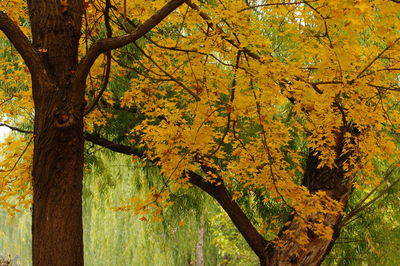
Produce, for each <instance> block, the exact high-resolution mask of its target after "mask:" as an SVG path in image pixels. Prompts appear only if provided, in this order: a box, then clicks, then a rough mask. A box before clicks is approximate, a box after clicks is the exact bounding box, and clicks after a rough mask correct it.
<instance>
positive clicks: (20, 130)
mask: <svg viewBox="0 0 400 266" xmlns="http://www.w3.org/2000/svg"><path fill="white" fill-rule="evenodd" d="M0 127H7V128H9V129H11V130H13V131H18V132H20V133H24V134H32V133H33V131H29V130H25V129H21V128H18V127H13V126H10V125H7V124H4V123H1V124H0Z"/></svg>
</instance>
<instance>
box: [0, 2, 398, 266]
mask: <svg viewBox="0 0 400 266" xmlns="http://www.w3.org/2000/svg"><path fill="white" fill-rule="evenodd" d="M61 2H63V1H61ZM167 2H168V1H162V0H160V1H144V0H137V1H122V0H115V1H98V0H90V1H87V2H85V4H84V13H83V14H82V15H83V23H82V36H81V39H80V47H79V54H80V58H85V55H86V54H87V53H88V50H89V48H90V47H91V45H92V44H93V43H94V42H95V41H96V40H98V39H101V38H111V37H113V36H120V35H123V34H126V33H130V32H134V31H135V29H137V27H138V26H139V25H141V24H142V23H144V22H146V21H147V20H148V19H149V18H150V17H151V16H153V14H155V13H156V11H157V10H160V9H161V8H162V7H163V6H164V5H165V4H166V3H167ZM169 2H173V1H169ZM24 3H25V2H24V1H2V2H1V3H0V5H1V9H2V10H6V13H7V14H8V16H9V17H11V19H12V20H13V21H14V22H15V23H16V24H18V25H19V26H20V28H21V29H23V32H24V33H25V34H26V35H27V36H28V37H29V36H30V31H29V23H28V22H27V21H28V15H27V7H26V6H25V4H24ZM66 3H67V4H65V5H63V10H64V9H65V12H68V1H66ZM399 7H400V4H399V3H397V1H387V0H340V1H328V0H310V1H251V0H247V1H244V0H223V1H186V3H185V4H183V5H181V6H180V7H179V8H177V9H176V10H175V11H173V12H172V13H171V14H170V15H169V16H167V17H166V18H164V19H163V20H162V21H161V23H159V24H158V25H157V27H155V28H154V29H153V30H151V31H150V32H147V33H146V34H145V35H143V36H142V38H140V39H139V40H137V41H135V42H133V43H131V44H129V45H127V46H124V47H122V48H120V49H115V50H112V51H108V52H107V53H104V56H100V57H99V58H98V59H97V60H96V61H95V63H94V65H93V66H92V68H91V70H90V74H89V76H88V78H87V81H86V84H87V86H86V96H85V97H86V110H85V112H84V114H85V132H86V134H87V136H92V138H91V139H87V140H89V141H92V142H94V143H96V141H97V144H100V145H101V143H100V142H99V141H98V139H100V137H101V136H103V137H106V136H107V137H108V138H109V139H111V140H113V141H114V142H118V141H120V145H124V146H125V147H130V148H131V149H132V151H131V152H130V153H129V154H131V155H134V156H135V157H134V158H133V160H134V161H136V162H139V161H140V162H141V163H143V164H153V165H156V166H157V167H159V169H160V171H161V173H162V175H163V179H164V186H162V187H155V188H153V189H152V190H151V192H150V193H149V194H148V196H147V197H146V198H137V197H135V195H132V199H130V200H128V199H127V201H128V203H127V205H126V206H120V207H118V208H117V209H120V210H129V211H130V210H133V211H134V213H135V214H140V215H141V216H140V217H147V218H142V219H146V220H153V221H157V220H159V219H160V216H159V213H160V210H161V209H162V208H163V207H165V206H168V205H170V204H172V203H171V201H170V200H169V195H170V194H171V193H174V192H176V191H177V190H181V189H187V188H189V187H191V186H193V185H197V186H199V187H200V188H202V189H203V190H205V191H206V192H208V193H209V194H210V195H212V196H213V193H215V195H216V196H213V197H215V198H216V199H217V201H218V202H219V203H220V204H221V205H222V207H224V204H225V203H224V200H223V199H219V196H218V195H220V194H218V193H219V192H218V193H217V192H215V191H214V190H213V189H217V188H219V187H221V186H223V187H224V188H226V189H227V190H226V191H229V194H230V195H231V198H230V200H231V201H232V202H235V201H236V200H238V199H240V198H241V197H242V196H244V195H249V194H250V195H257V197H261V198H262V199H263V202H264V203H265V204H266V205H268V204H272V205H274V206H279V207H280V208H282V210H287V209H290V210H291V213H292V215H291V218H289V220H288V221H287V223H286V224H285V226H284V227H283V229H282V230H281V233H280V234H277V232H273V233H272V235H274V236H275V238H274V239H275V240H274V239H267V240H265V241H266V242H265V243H263V244H260V245H261V246H262V245H264V248H266V247H268V248H266V250H269V251H268V252H270V253H271V254H272V253H273V251H272V250H275V252H277V250H279V249H280V248H281V249H282V252H285V251H284V250H288V249H290V250H292V251H290V252H292V253H291V254H286V255H287V257H288V258H287V259H288V260H289V261H291V262H292V263H294V265H295V262H296V259H297V258H301V257H302V255H301V253H302V252H303V251H304V252H305V251H307V250H308V251H309V250H310V249H312V248H315V247H316V246H318V247H324V248H323V249H324V251H322V253H323V252H329V249H330V247H329V246H330V245H332V244H333V242H334V240H335V239H336V237H337V235H338V234H339V232H340V226H341V220H342V219H343V215H345V213H346V209H345V207H346V204H347V201H348V199H349V197H350V195H351V193H352V192H353V190H354V189H359V190H365V191H371V190H373V189H374V188H375V187H377V186H379V185H380V184H381V182H382V177H381V176H379V175H377V174H376V173H377V169H376V164H375V162H376V161H377V160H380V161H386V162H388V163H389V164H397V160H398V149H397V146H396V137H397V134H398V130H399V125H400V114H399V111H400V109H399V107H398V94H399V91H400V85H399V72H400V63H399V62H400V53H399V49H400V46H399V44H400V32H399V31H400V23H399ZM0 48H1V50H0V52H1V54H2V66H1V69H0V71H1V74H0V76H1V77H2V82H1V83H2V89H1V91H0V112H1V114H0V117H2V118H3V120H4V121H3V123H4V124H7V125H9V126H11V127H16V128H17V129H18V130H19V131H22V133H25V134H21V132H19V133H15V134H12V135H11V136H10V137H8V139H7V140H6V141H5V142H3V143H2V144H1V145H2V150H3V155H2V156H3V158H4V159H3V160H2V162H1V165H0V169H1V170H0V177H1V179H0V192H1V194H0V205H2V206H3V207H4V208H6V209H8V210H9V211H10V213H12V212H13V211H16V210H17V208H19V207H26V206H27V204H28V203H29V193H30V192H31V191H30V185H29V182H30V175H29V172H30V170H29V169H30V164H31V157H32V148H31V146H32V145H31V144H32V141H31V140H32V134H30V133H29V132H30V131H32V129H31V128H32V126H31V125H32V121H33V120H32V117H33V102H32V100H31V97H30V88H31V85H30V82H29V75H28V71H27V69H26V68H25V67H24V66H23V65H22V61H21V59H20V58H19V57H17V55H16V51H15V49H14V48H13V47H11V46H10V45H9V44H8V43H7V42H6V41H5V38H4V37H3V40H2V45H1V47H0ZM46 52H47V51H46V50H38V53H46ZM125 113H129V114H131V116H128V117H129V120H127V119H126V116H124V115H123V114H125ZM121 116H124V119H125V120H123V119H122V118H121ZM115 123H117V124H120V123H126V124H127V125H130V127H129V128H126V127H125V128H123V127H117V129H118V130H117V131H116V130H114V131H112V130H111V129H110V125H112V124H115ZM22 129H23V130H22ZM26 133H28V134H26ZM95 137H96V138H98V139H97V140H96V139H95ZM103 146H104V145H103ZM105 147H107V146H105ZM114 150H115V151H117V152H118V149H114ZM125 153H126V152H125ZM99 178H100V177H99ZM199 178H201V181H199ZM202 184H203V185H202ZM204 184H207V185H204ZM207 186H209V187H207ZM213 191H214V192H213ZM221 193H222V192H221ZM224 193H225V192H224ZM224 208H225V207H224ZM227 208H228V207H227ZM227 211H228V214H229V210H227ZM230 216H231V215H230ZM231 218H232V216H231ZM264 218H265V220H267V219H268V220H269V221H271V217H264ZM276 218H277V219H278V217H276ZM232 219H233V220H234V219H235V218H232ZM234 223H235V221H234ZM235 224H236V223H235ZM263 224H265V223H263V222H262V221H261V222H260V223H259V225H255V227H257V230H258V231H260V232H262V235H271V232H267V231H266V230H268V229H267V228H263V226H262V225H263ZM237 226H238V227H240V225H237ZM239 230H240V229H239ZM244 234H245V233H244ZM245 238H246V236H245ZM246 239H247V238H246ZM247 240H248V242H249V241H251V239H250V240H249V239H247ZM269 240H273V241H271V242H267V241H269ZM261 242H262V241H261ZM313 243H316V244H315V246H313V245H314V244H313ZM250 245H251V244H250ZM271 245H273V246H274V249H270V248H269V247H271ZM252 248H253V250H255V252H256V253H257V255H259V256H264V255H262V254H261V255H260V254H259V253H262V252H261V251H260V250H261V249H260V250H258V251H257V249H258V244H254V245H253V246H252ZM285 248H287V249H285ZM308 251H307V252H308ZM265 256H267V255H265ZM267 257H268V256H267ZM271 257H272V256H271ZM323 257H324V256H322V255H321V256H319V257H318V259H317V260H318V261H317V263H319V262H320V261H321V259H323ZM260 258H261V257H260ZM263 261H265V259H261V262H262V263H263ZM299 261H300V260H299ZM304 261H306V262H307V260H304ZM264 263H265V262H264ZM309 263H311V262H309ZM265 265H267V264H265ZM269 265H275V264H272V263H271V264H269ZM276 265H278V264H276ZM279 265H281V264H279ZM309 265H312V263H311V264H309Z"/></svg>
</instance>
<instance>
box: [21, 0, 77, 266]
mask: <svg viewBox="0 0 400 266" xmlns="http://www.w3.org/2000/svg"><path fill="white" fill-rule="evenodd" d="M28 7H29V15H30V20H31V27H32V39H33V46H34V48H35V49H37V51H39V53H40V54H41V57H42V62H43V64H44V69H45V71H43V72H45V73H39V74H38V75H35V74H32V91H33V97H34V103H35V129H34V155H33V171H32V176H33V182H32V186H33V218H32V249H33V250H32V255H33V265H34V266H45V265H74V266H80V265H83V239H82V238H83V230H82V199H81V197H82V177H83V144H84V141H83V119H82V117H83V115H82V114H83V108H84V105H83V103H84V89H85V86H84V84H77V82H76V81H74V79H73V77H74V73H75V70H76V68H77V64H78V45H79V38H80V30H81V16H82V12H83V1H81V0H69V1H68V3H64V4H62V3H61V1H58V0H29V1H28Z"/></svg>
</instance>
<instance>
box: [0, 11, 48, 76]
mask: <svg viewBox="0 0 400 266" xmlns="http://www.w3.org/2000/svg"><path fill="white" fill-rule="evenodd" d="M0 30H1V31H2V32H4V34H5V35H6V36H7V38H8V39H9V40H10V42H11V43H12V44H13V45H14V47H15V49H17V51H18V53H19V54H20V55H21V57H22V59H23V60H24V62H25V64H26V65H27V66H28V69H29V71H30V73H31V74H32V75H35V74H39V73H40V72H42V70H44V66H43V63H42V60H41V58H40V56H39V54H38V53H37V51H36V50H35V49H34V48H33V46H32V44H31V42H30V41H29V40H28V38H27V37H26V36H25V35H24V33H23V32H22V31H21V29H20V28H19V27H18V26H17V25H16V24H15V23H14V21H12V20H11V18H10V17H9V16H8V15H7V14H6V13H5V12H3V11H0Z"/></svg>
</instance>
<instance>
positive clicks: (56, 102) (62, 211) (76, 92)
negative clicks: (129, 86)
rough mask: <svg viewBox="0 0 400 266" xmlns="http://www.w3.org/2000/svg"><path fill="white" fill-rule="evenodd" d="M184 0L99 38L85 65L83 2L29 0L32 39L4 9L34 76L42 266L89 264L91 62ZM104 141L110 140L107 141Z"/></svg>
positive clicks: (37, 245) (0, 26)
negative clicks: (85, 201)
mask: <svg viewBox="0 0 400 266" xmlns="http://www.w3.org/2000/svg"><path fill="white" fill-rule="evenodd" d="M183 2H185V1H184V0H171V1H170V2H169V3H167V4H166V5H165V6H164V7H163V8H162V9H160V10H159V11H158V12H156V13H155V14H154V15H153V16H152V17H151V18H150V19H149V20H148V21H146V22H144V23H143V24H142V25H139V26H138V27H137V29H136V30H134V31H133V32H132V33H130V34H127V35H124V36H119V37H113V38H107V39H102V40H99V41H97V42H96V43H95V44H94V45H93V46H92V47H91V49H90V50H89V52H88V54H87V55H86V56H85V57H84V58H83V59H82V61H81V62H80V63H79V64H78V46H79V39H80V34H81V32H80V31H81V19H82V14H83V8H84V5H83V4H84V1H83V0H68V1H60V0H28V9H29V16H30V22H31V29H32V39H33V43H32V44H31V43H30V42H29V40H28V39H27V38H26V36H24V34H23V33H22V32H21V30H20V29H19V28H18V26H17V25H16V24H15V23H14V22H13V21H12V20H11V19H10V18H9V17H8V16H7V14H6V13H5V12H0V30H1V31H2V32H4V33H5V34H6V36H7V37H8V39H9V40H10V41H11V42H12V43H13V45H14V46H15V48H16V49H17V51H18V52H19V53H20V54H21V56H22V58H23V59H24V61H25V63H26V64H27V66H28V68H29V70H30V73H31V76H32V91H33V98H34V104H35V125H34V155H33V170H32V176H33V180H32V186H33V218H32V219H33V221H32V241H33V243H32V249H33V250H32V254H33V265H34V266H46V265H51V266H53V265H74V266H80V265H83V239H82V238H83V231H82V199H81V196H82V177H83V160H84V158H83V144H84V138H83V112H84V93H85V82H86V77H87V75H88V73H89V70H90V68H91V66H92V65H93V63H94V61H95V60H96V58H97V57H98V56H99V55H100V54H101V53H104V52H108V51H110V50H112V49H116V48H119V47H122V46H124V45H126V44H129V43H131V42H134V41H135V40H137V39H139V38H140V37H142V36H143V35H144V34H146V33H147V32H148V31H150V30H151V29H152V28H154V27H155V26H156V25H157V24H158V23H160V22H161V21H162V20H163V19H164V18H165V17H166V16H167V15H169V14H170V13H171V12H172V11H173V10H175V9H176V8H177V7H178V6H179V5H181V4H182V3H183ZM109 3H110V2H108V5H109ZM108 8H109V6H108ZM106 23H107V21H106ZM108 37H110V36H108ZM105 86H106V85H104V87H105ZM92 139H93V138H92ZM95 139H96V140H99V139H98V138H95ZM100 142H101V143H102V144H104V140H101V139H100ZM110 148H111V147H110Z"/></svg>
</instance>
